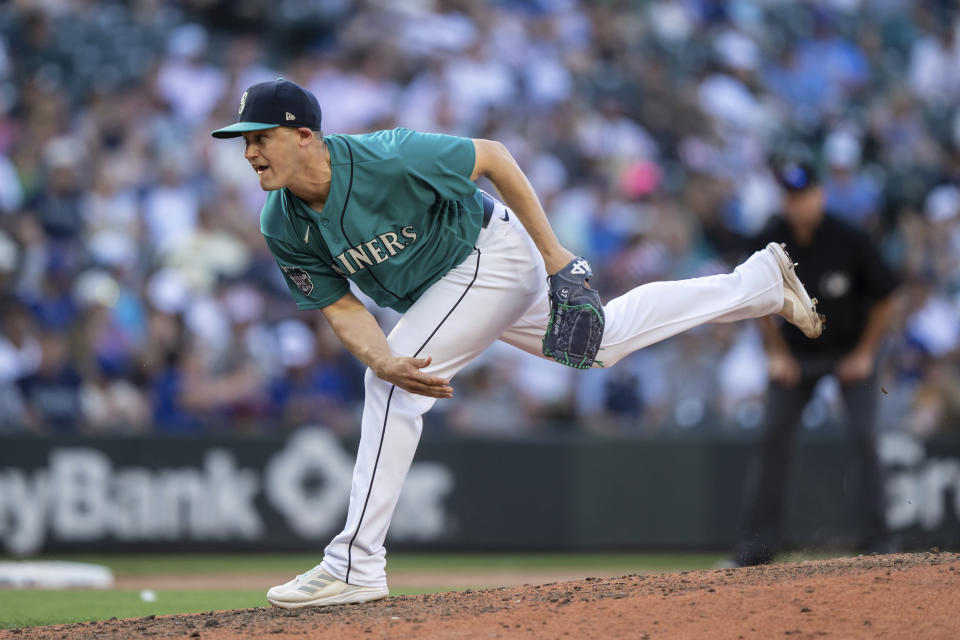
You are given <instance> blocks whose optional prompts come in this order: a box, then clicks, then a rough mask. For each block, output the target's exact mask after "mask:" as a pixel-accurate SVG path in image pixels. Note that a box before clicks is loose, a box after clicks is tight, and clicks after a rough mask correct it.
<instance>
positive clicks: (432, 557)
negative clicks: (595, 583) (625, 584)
mask: <svg viewBox="0 0 960 640" xmlns="http://www.w3.org/2000/svg"><path fill="white" fill-rule="evenodd" d="M321 557H322V553H320V552H318V553H309V554H307V553H244V554H230V553H224V554H170V555H126V554H122V555H75V556H43V557H39V558H37V560H69V561H73V562H91V563H94V564H102V565H104V566H107V567H110V568H111V569H112V570H113V571H114V573H116V574H120V575H129V576H138V575H171V574H180V573H227V574H230V573H233V574H238V573H290V574H291V575H293V574H297V573H303V571H305V570H306V569H309V568H310V567H312V566H314V565H315V564H317V563H318V562H319V561H320V559H321ZM724 557H725V556H724V555H723V554H720V553H700V552H677V553H619V552H610V553H606V552H596V553H581V552H565V553H391V554H388V555H387V571H388V572H390V571H470V572H473V571H478V572H480V571H503V570H515V571H524V570H526V571H549V570H556V571H573V570H580V569H587V570H589V569H596V570H597V571H623V572H625V573H635V572H654V571H687V570H693V569H709V568H710V567H712V566H714V565H715V564H716V563H717V562H718V561H719V560H721V559H722V558H724Z"/></svg>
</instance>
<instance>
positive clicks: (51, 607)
mask: <svg viewBox="0 0 960 640" xmlns="http://www.w3.org/2000/svg"><path fill="white" fill-rule="evenodd" d="M723 557H724V556H723V555H722V554H719V553H394V554H390V555H389V556H388V565H387V570H388V571H389V572H400V571H423V572H433V571H435V572H438V574H439V573H442V572H444V571H452V572H469V573H483V572H487V571H489V572H496V571H531V572H533V571H583V572H584V574H589V573H590V572H591V571H596V572H598V573H599V572H604V573H608V572H618V573H624V574H626V573H637V572H660V571H686V570H694V569H707V568H710V567H713V566H714V565H715V564H716V563H717V561H719V560H720V559H722V558H723ZM319 558H320V554H319V553H318V554H312V553H311V554H304V553H273V554H265V553H244V554H170V555H127V554H121V555H79V556H43V557H39V558H36V559H37V560H70V561H75V562H91V563H95V564H102V565H105V566H107V567H110V568H111V569H112V570H113V571H114V573H115V574H116V575H118V576H145V575H171V574H189V573H203V574H211V573H223V574H240V573H246V574H250V573H264V574H266V573H269V574H277V573H279V574H289V575H290V577H293V575H295V574H297V573H302V572H303V571H305V570H306V569H309V568H310V567H312V566H314V565H315V564H316V563H317V562H318V561H319ZM442 580H443V576H442V575H438V584H437V586H436V588H434V589H391V593H392V594H394V595H405V594H412V593H429V592H436V591H448V590H450V588H449V587H446V586H444V585H443V583H442ZM156 594H157V599H156V601H154V602H144V601H143V600H141V599H140V592H139V590H135V589H134V590H131V589H107V590H66V591H37V590H26V591H14V590H0V629H3V628H11V627H22V626H32V625H47V624H63V623H68V622H80V621H88V620H103V619H107V618H111V617H117V618H137V617H143V616H148V615H168V614H173V613H195V612H200V611H209V610H211V609H212V610H217V609H240V608H248V607H260V606H265V605H266V601H265V600H264V592H263V590H262V589H257V590H219V589H218V590H198V589H190V590H162V589H161V590H157V591H156Z"/></svg>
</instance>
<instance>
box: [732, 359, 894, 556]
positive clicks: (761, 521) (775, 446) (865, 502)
mask: <svg viewBox="0 0 960 640" xmlns="http://www.w3.org/2000/svg"><path fill="white" fill-rule="evenodd" d="M802 368H803V369H804V375H803V377H802V379H801V381H800V382H799V383H797V385H796V386H794V387H790V388H787V387H783V386H780V385H777V384H774V383H771V386H770V389H769V391H768V392H767V399H766V413H765V415H766V430H765V432H764V435H763V439H762V441H761V443H760V447H759V449H758V450H757V452H756V455H755V458H754V460H753V463H752V466H751V469H750V473H749V475H748V480H747V501H746V512H745V517H744V520H743V525H742V528H741V532H740V538H739V540H738V543H737V549H736V557H735V560H736V561H737V562H738V563H739V564H741V565H753V564H761V563H765V562H769V561H770V560H772V559H773V556H774V555H775V553H776V551H777V547H778V545H779V543H780V525H781V520H782V516H783V502H784V496H785V493H786V482H787V475H788V473H789V467H790V459H791V454H792V451H793V445H794V441H795V439H796V434H797V429H798V428H799V426H800V423H801V416H802V414H803V408H804V406H806V404H807V402H808V401H809V400H810V397H811V396H812V395H813V390H814V387H815V386H816V383H817V381H818V380H819V378H820V377H821V376H820V375H817V374H819V373H824V372H825V371H824V369H827V371H829V370H832V366H830V367H829V368H827V367H823V366H820V367H818V366H814V365H812V363H806V365H805V366H803V367H802ZM841 388H842V391H843V399H844V404H845V405H846V407H845V408H846V412H845V414H846V421H845V422H846V429H847V433H848V434H849V436H850V438H851V439H852V441H853V445H854V451H855V455H856V458H857V463H858V464H857V471H858V474H859V476H860V478H859V480H860V482H859V485H860V490H861V496H860V498H861V499H860V500H859V501H858V506H859V509H858V511H859V513H858V514H857V515H858V516H859V520H860V527H861V536H862V537H861V541H860V544H861V547H863V548H864V549H865V550H874V549H875V548H880V547H881V546H882V545H884V544H886V543H887V528H886V520H885V515H884V503H885V500H884V489H883V480H882V475H881V469H880V461H879V458H878V454H877V438H876V415H877V400H878V397H877V390H878V387H877V373H876V371H874V372H873V374H872V375H871V376H870V377H869V378H868V379H866V380H864V381H861V382H858V383H854V384H850V385H842V387H841Z"/></svg>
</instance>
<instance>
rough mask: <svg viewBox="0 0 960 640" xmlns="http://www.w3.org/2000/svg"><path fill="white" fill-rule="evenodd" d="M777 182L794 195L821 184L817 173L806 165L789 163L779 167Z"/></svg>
mask: <svg viewBox="0 0 960 640" xmlns="http://www.w3.org/2000/svg"><path fill="white" fill-rule="evenodd" d="M776 176H777V182H779V183H780V186H781V187H783V188H784V189H785V190H787V191H789V192H793V193H797V192H800V191H806V190H807V189H809V188H811V187H814V186H816V185H817V184H818V183H819V180H818V178H817V172H816V171H815V170H814V168H813V167H812V166H810V165H809V164H806V163H788V164H784V165H781V166H779V167H777V170H776Z"/></svg>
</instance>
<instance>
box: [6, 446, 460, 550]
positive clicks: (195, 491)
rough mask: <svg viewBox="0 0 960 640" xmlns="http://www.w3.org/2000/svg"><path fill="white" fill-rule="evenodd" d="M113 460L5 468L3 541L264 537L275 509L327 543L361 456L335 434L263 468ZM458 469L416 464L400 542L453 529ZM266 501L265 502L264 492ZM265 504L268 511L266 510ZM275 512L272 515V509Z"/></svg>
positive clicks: (19, 546)
mask: <svg viewBox="0 0 960 640" xmlns="http://www.w3.org/2000/svg"><path fill="white" fill-rule="evenodd" d="M162 464H163V462H162V461H158V467H157V468H147V467H140V466H115V465H114V463H113V462H112V461H111V459H110V458H109V457H108V456H107V455H105V454H104V453H103V452H102V451H99V450H98V449H94V448H91V447H59V448H55V449H53V450H51V452H50V455H49V458H48V463H47V466H45V467H42V468H39V469H34V470H30V471H26V470H23V469H10V468H7V469H4V470H2V471H0V542H2V544H3V547H4V548H5V549H6V551H7V552H9V553H12V554H17V555H26V554H31V553H36V552H37V551H40V550H41V549H42V548H43V547H44V545H45V544H46V542H47V541H48V540H56V541H59V542H92V541H100V540H106V539H113V540H119V541H123V542H139V541H143V542H164V541H167V542H185V541H256V540H259V539H262V538H264V537H266V536H267V533H268V527H267V525H266V524H265V520H269V518H270V517H271V516H272V517H273V518H274V519H276V517H277V516H276V515H274V514H279V516H280V517H281V518H282V520H283V521H284V522H285V523H286V525H287V526H288V527H289V529H290V530H291V531H292V532H294V533H295V534H296V535H298V536H299V537H301V538H304V539H308V540H318V541H320V542H326V541H327V539H328V538H331V537H332V536H333V535H334V534H336V533H337V532H338V531H339V530H340V528H341V527H342V526H343V524H344V520H345V518H346V512H347V504H348V501H349V495H350V482H351V476H352V473H353V457H352V456H351V455H350V454H348V453H347V452H346V451H345V450H344V449H343V447H342V446H341V444H340V442H339V440H338V439H337V438H336V437H335V436H334V435H333V434H331V433H330V432H328V431H325V430H322V429H317V428H306V429H302V430H300V431H298V432H297V433H295V434H293V435H292V436H291V437H290V438H289V439H288V440H287V442H286V443H285V446H284V448H283V449H281V450H279V451H277V452H276V453H275V454H273V455H272V456H271V457H270V458H269V459H268V460H267V462H266V464H265V465H264V467H263V468H262V469H257V468H243V467H241V466H240V465H239V464H238V462H237V459H236V457H235V455H234V453H233V452H232V451H230V450H229V449H225V448H220V447H211V448H210V449H208V450H207V451H206V452H204V454H203V457H202V462H201V464H200V465H199V466H198V467H181V468H167V467H161V466H160V465H162ZM453 485H454V478H453V473H452V471H450V469H449V468H447V467H446V466H445V465H442V464H438V463H429V462H421V463H416V464H414V465H413V466H412V467H411V469H410V473H409V475H408V477H407V482H406V485H405V487H404V491H403V495H402V496H401V498H400V502H399V504H398V505H397V509H396V511H395V514H394V519H393V523H392V525H391V529H390V539H392V540H434V539H436V538H438V537H440V536H442V535H443V534H445V533H446V532H447V531H448V523H449V518H448V514H447V509H446V504H445V502H446V498H447V497H448V496H449V495H450V493H451V491H452V490H453ZM261 496H262V497H263V498H264V499H263V500H258V499H259V498H261ZM264 503H265V505H266V506H265V507H264V506H263V505H264ZM268 512H274V513H268Z"/></svg>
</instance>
